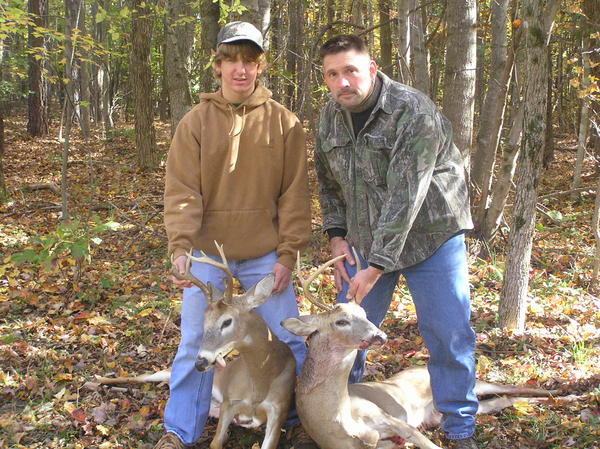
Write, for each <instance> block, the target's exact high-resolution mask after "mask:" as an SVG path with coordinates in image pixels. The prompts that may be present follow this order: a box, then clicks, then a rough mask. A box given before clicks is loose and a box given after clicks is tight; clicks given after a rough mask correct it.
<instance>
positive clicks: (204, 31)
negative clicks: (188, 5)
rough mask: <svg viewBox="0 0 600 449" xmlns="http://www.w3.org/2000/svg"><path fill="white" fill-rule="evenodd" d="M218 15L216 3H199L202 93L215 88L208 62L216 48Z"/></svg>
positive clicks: (218, 10)
mask: <svg viewBox="0 0 600 449" xmlns="http://www.w3.org/2000/svg"><path fill="white" fill-rule="evenodd" d="M219 14H220V9H219V3H218V2H213V1H212V0H201V1H200V19H201V21H202V28H201V31H200V64H201V67H202V71H201V75H200V90H201V91H202V92H212V91H214V90H215V88H216V86H217V83H216V81H215V77H214V76H213V70H212V67H211V66H210V61H211V53H212V51H214V50H216V48H217V34H218V33H219Z"/></svg>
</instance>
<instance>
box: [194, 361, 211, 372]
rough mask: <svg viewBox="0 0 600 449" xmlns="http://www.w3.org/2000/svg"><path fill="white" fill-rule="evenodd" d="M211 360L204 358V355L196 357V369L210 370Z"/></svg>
mask: <svg viewBox="0 0 600 449" xmlns="http://www.w3.org/2000/svg"><path fill="white" fill-rule="evenodd" d="M210 365H211V364H210V362H209V361H208V359H206V358H204V357H198V358H197V359H196V369H197V370H198V371H201V372H202V371H206V370H208V368H210Z"/></svg>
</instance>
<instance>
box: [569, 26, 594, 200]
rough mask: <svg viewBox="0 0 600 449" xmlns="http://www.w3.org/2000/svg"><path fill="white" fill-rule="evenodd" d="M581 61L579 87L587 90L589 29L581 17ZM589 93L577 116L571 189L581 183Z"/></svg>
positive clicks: (587, 128)
mask: <svg viewBox="0 0 600 449" xmlns="http://www.w3.org/2000/svg"><path fill="white" fill-rule="evenodd" d="M580 23H581V35H582V41H581V62H582V64H581V65H582V66H583V74H582V81H581V86H580V87H579V89H581V90H582V91H587V90H588V88H589V86H590V52H591V51H592V49H591V48H590V39H589V38H588V35H589V31H590V29H589V28H588V27H587V22H586V21H585V19H583V18H582V19H581V21H580ZM589 111H590V95H589V94H586V95H584V96H583V97H582V98H581V113H580V118H579V134H578V136H577V159H576V161H575V170H574V172H573V181H572V182H571V189H576V188H577V187H579V186H580V185H581V173H582V171H583V162H584V160H585V150H586V146H587V141H588V135H589V129H590V116H589Z"/></svg>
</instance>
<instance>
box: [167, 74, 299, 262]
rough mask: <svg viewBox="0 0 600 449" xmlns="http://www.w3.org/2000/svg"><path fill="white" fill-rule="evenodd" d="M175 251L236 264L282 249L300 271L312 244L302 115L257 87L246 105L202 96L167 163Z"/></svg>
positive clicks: (169, 224) (170, 232) (282, 259)
mask: <svg viewBox="0 0 600 449" xmlns="http://www.w3.org/2000/svg"><path fill="white" fill-rule="evenodd" d="M165 227H166V230H167V236H168V239H169V254H172V255H173V256H174V257H177V256H179V255H182V254H184V253H185V251H187V250H189V249H190V248H193V249H198V250H202V251H204V252H206V253H209V254H215V253H216V248H215V244H214V241H217V242H218V243H220V244H223V247H224V250H225V254H226V255H227V257H228V258H231V259H251V258H255V257H260V256H263V255H265V254H267V253H269V252H271V251H277V256H278V260H277V261H278V262H279V263H281V264H283V265H285V266H287V267H289V268H293V266H294V261H295V258H296V253H297V251H302V250H303V249H304V248H305V247H306V246H307V245H308V242H309V240H310V196H309V190H308V177H307V166H306V150H305V137H304V131H303V129H302V125H301V123H300V122H299V120H298V118H297V117H296V116H295V115H294V114H292V113H291V112H290V111H288V110H287V109H286V108H284V107H283V106H282V105H280V104H279V103H277V102H276V101H274V100H272V99H271V92H270V91H269V90H268V89H266V88H265V87H263V86H260V85H259V86H257V88H256V90H255V91H254V93H253V94H252V95H251V96H250V97H249V98H247V99H246V101H244V102H243V103H242V104H240V105H239V106H237V107H236V106H234V105H232V104H230V103H228V102H227V100H225V99H224V98H223V96H222V94H221V92H220V91H219V92H215V93H212V94H202V95H201V96H200V103H199V104H198V105H196V106H195V107H194V108H193V109H192V110H191V111H190V112H188V113H187V114H186V115H185V116H184V117H183V119H182V120H181V121H180V122H179V125H178V126H177V130H176V132H175V136H174V137H173V140H172V142H171V148H170V151H169V156H168V159H167V174H166V185H165Z"/></svg>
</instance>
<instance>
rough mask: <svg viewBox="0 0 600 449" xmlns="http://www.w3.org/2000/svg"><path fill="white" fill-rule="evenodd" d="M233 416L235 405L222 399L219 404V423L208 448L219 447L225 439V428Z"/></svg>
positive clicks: (214, 448)
mask: <svg viewBox="0 0 600 449" xmlns="http://www.w3.org/2000/svg"><path fill="white" fill-rule="evenodd" d="M234 416H235V407H234V406H232V404H231V403H230V402H229V401H224V402H223V403H222V404H221V412H220V414H219V423H218V424H217V430H216V431H215V436H214V438H213V440H212V441H211V442H210V449H221V448H222V447H223V444H224V443H225V441H226V440H227V429H228V428H229V424H231V421H232V420H233V417H234Z"/></svg>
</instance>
